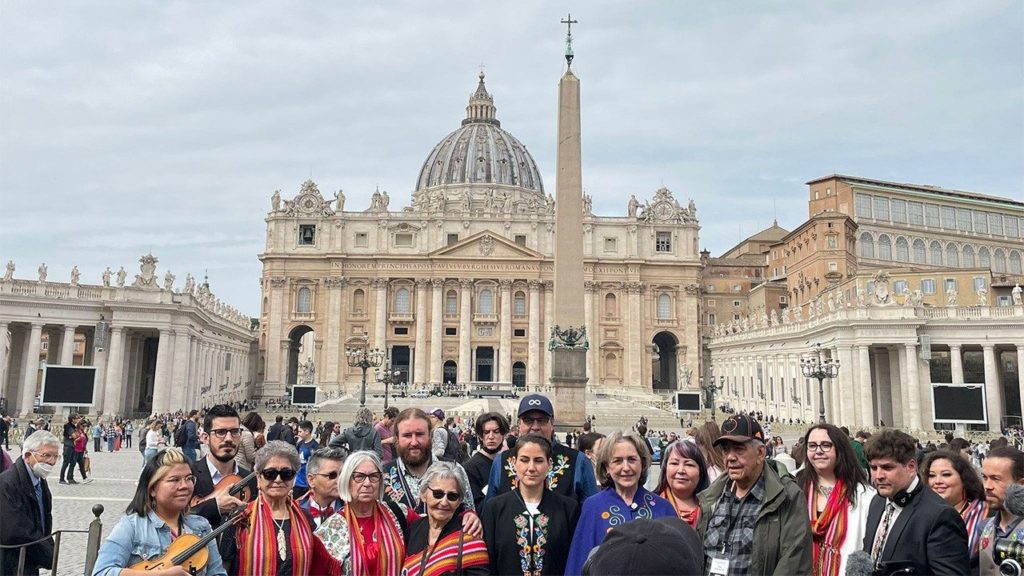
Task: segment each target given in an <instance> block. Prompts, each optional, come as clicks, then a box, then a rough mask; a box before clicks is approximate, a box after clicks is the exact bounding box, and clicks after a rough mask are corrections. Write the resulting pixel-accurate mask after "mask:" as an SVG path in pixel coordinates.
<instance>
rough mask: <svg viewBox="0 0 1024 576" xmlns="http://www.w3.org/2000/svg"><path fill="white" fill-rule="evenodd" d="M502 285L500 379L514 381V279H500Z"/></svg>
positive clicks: (499, 339) (499, 284)
mask: <svg viewBox="0 0 1024 576" xmlns="http://www.w3.org/2000/svg"><path fill="white" fill-rule="evenodd" d="M498 286H500V287H501V321H500V323H499V324H498V326H499V330H501V332H499V337H498V346H499V349H498V381H499V382H511V381H512V281H511V280H505V279H502V280H498Z"/></svg>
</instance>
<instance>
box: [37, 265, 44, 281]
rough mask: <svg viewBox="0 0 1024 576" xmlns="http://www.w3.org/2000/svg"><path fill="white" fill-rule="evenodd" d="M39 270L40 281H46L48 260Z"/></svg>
mask: <svg viewBox="0 0 1024 576" xmlns="http://www.w3.org/2000/svg"><path fill="white" fill-rule="evenodd" d="M37 272H39V282H46V262H43V263H42V264H40V265H39V269H38V270H37Z"/></svg>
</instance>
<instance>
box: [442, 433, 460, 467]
mask: <svg viewBox="0 0 1024 576" xmlns="http://www.w3.org/2000/svg"><path fill="white" fill-rule="evenodd" d="M445 431H446V432H448V442H446V443H445V445H444V454H442V455H441V460H445V461H447V462H456V463H459V464H461V463H462V445H461V444H459V437H458V436H456V435H455V432H452V431H451V430H449V429H447V428H446V429H445Z"/></svg>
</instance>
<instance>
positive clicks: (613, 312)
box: [604, 292, 619, 318]
mask: <svg viewBox="0 0 1024 576" xmlns="http://www.w3.org/2000/svg"><path fill="white" fill-rule="evenodd" d="M604 316H605V318H618V317H619V301H618V299H616V298H615V294H612V293H611V292H609V293H608V294H606V295H605V297H604Z"/></svg>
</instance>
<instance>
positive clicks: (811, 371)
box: [800, 344, 839, 424]
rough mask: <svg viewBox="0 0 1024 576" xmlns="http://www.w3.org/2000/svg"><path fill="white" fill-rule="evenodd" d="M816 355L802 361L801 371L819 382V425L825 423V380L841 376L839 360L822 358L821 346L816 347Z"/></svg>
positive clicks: (806, 376)
mask: <svg viewBox="0 0 1024 576" xmlns="http://www.w3.org/2000/svg"><path fill="white" fill-rule="evenodd" d="M814 352H815V353H814V355H813V356H810V357H804V358H801V359H800V371H801V372H802V373H803V375H804V378H814V379H816V380H817V381H818V423H819V424H824V423H825V390H824V385H823V384H822V382H824V380H825V378H835V377H836V376H838V375H839V360H833V359H832V358H824V359H823V358H822V355H821V344H815V345H814Z"/></svg>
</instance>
